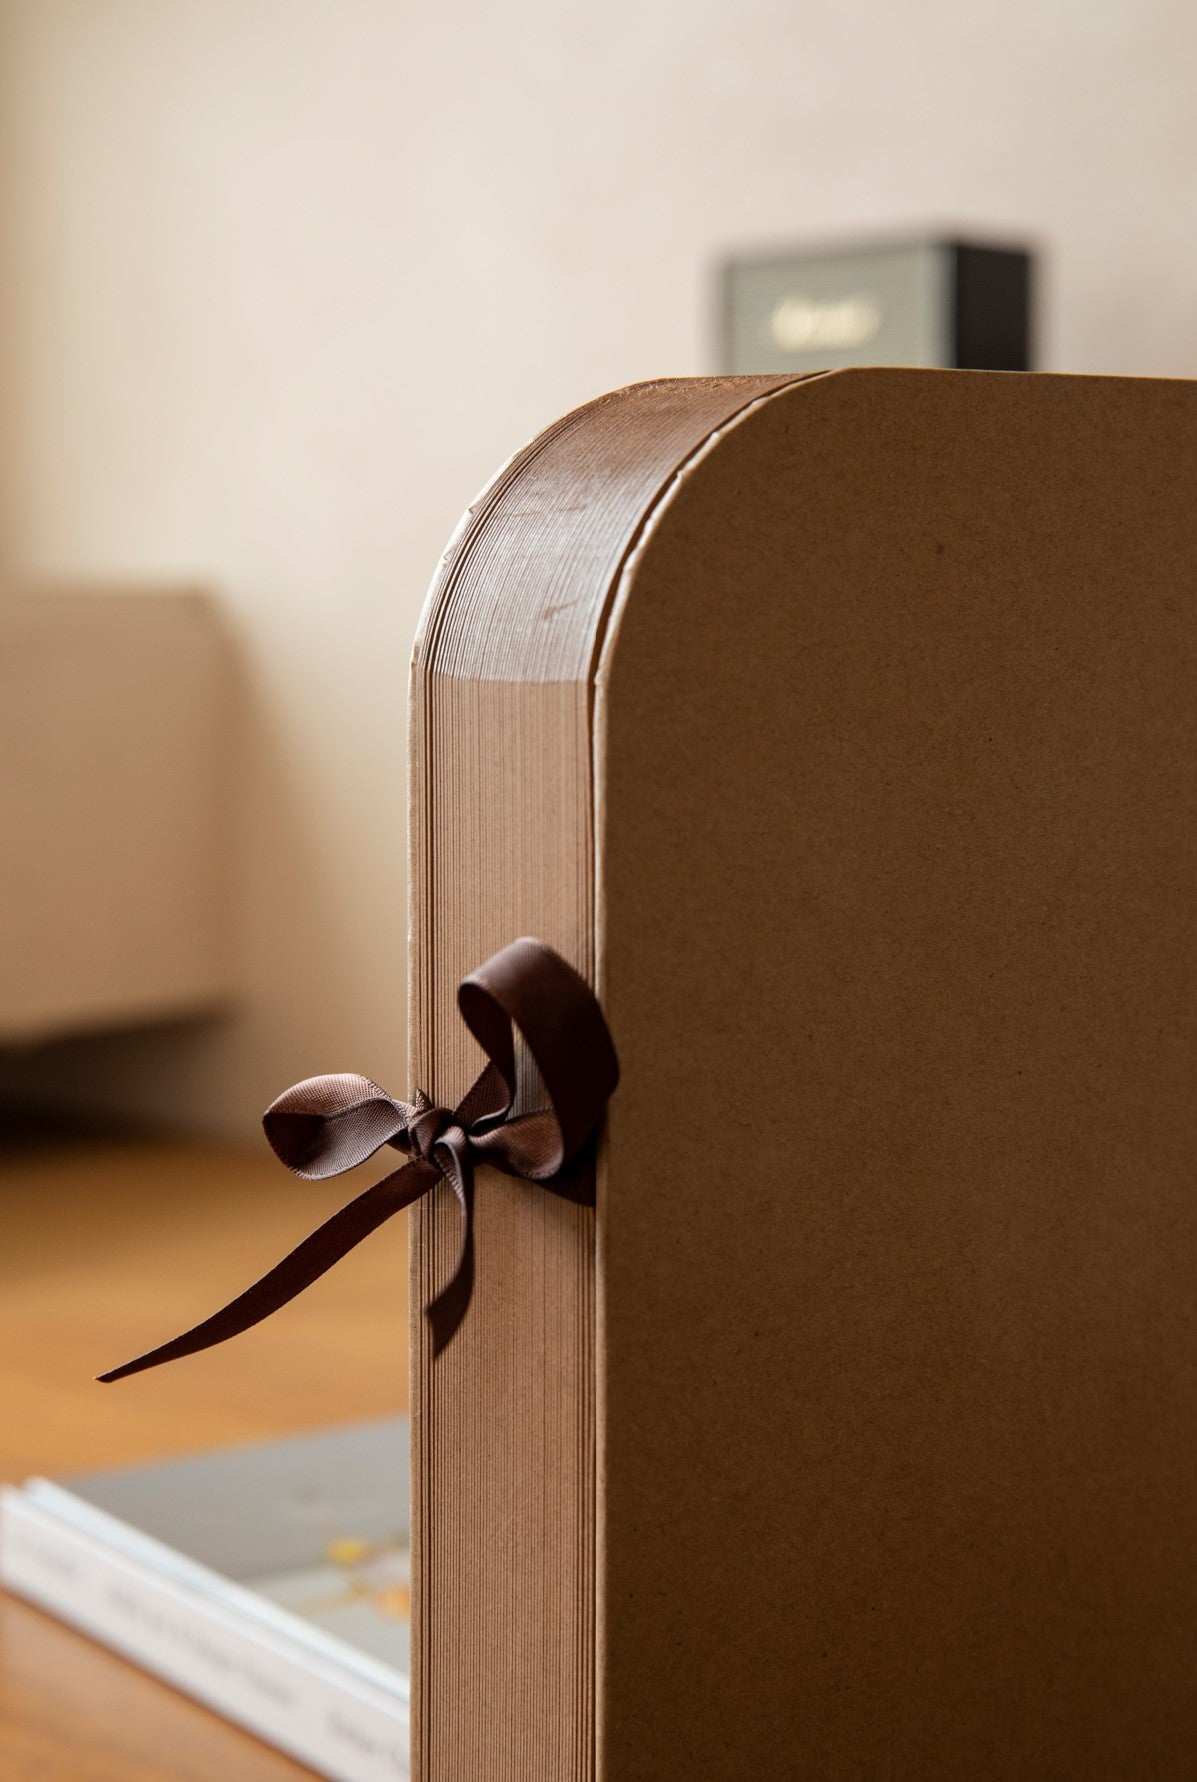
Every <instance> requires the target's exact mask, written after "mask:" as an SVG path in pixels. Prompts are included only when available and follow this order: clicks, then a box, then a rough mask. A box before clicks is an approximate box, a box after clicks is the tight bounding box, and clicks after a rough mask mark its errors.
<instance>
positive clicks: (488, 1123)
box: [99, 939, 619, 1382]
mask: <svg viewBox="0 0 1197 1782" xmlns="http://www.w3.org/2000/svg"><path fill="white" fill-rule="evenodd" d="M457 1004H458V1008H459V1009H460V1011H461V1015H462V1019H463V1020H464V1022H465V1024H466V1026H467V1027H468V1028H469V1030H470V1032H471V1033H472V1034H473V1036H474V1038H475V1039H476V1040H477V1042H478V1044H479V1045H480V1046H481V1047H482V1050H483V1051H484V1052H485V1054H486V1056H487V1058H488V1060H489V1062H488V1063H487V1065H486V1067H485V1068H484V1069H483V1071H482V1073H481V1075H480V1076H479V1077H477V1079H476V1080H475V1081H474V1082H473V1083H472V1084H471V1086H470V1088H469V1089H468V1090H467V1091H466V1093H465V1095H464V1096H463V1097H462V1099H461V1101H460V1102H458V1104H457V1106H456V1107H455V1108H453V1109H451V1110H450V1109H448V1108H442V1107H438V1106H437V1105H436V1104H435V1103H434V1102H433V1101H432V1100H431V1099H430V1098H429V1097H428V1096H427V1095H425V1094H424V1092H423V1090H418V1091H417V1092H416V1097H415V1100H414V1101H412V1102H404V1101H396V1100H394V1099H393V1098H392V1097H391V1096H389V1095H388V1094H387V1093H386V1091H385V1090H384V1089H380V1088H379V1086H378V1084H377V1083H374V1082H372V1081H371V1080H370V1078H369V1077H361V1076H356V1075H353V1074H352V1073H348V1072H346V1073H341V1074H338V1075H333V1076H324V1077H308V1078H307V1079H306V1080H305V1081H304V1082H302V1083H297V1084H295V1086H294V1087H293V1088H291V1089H287V1090H285V1091H284V1093H283V1094H282V1095H280V1096H279V1097H278V1099H277V1101H274V1102H272V1103H271V1105H270V1107H268V1108H267V1110H266V1113H265V1114H264V1116H263V1120H262V1124H263V1126H264V1128H265V1132H266V1137H267V1139H268V1140H269V1142H270V1145H271V1148H272V1149H273V1151H274V1153H275V1155H276V1156H277V1157H278V1158H279V1159H280V1160H281V1161H282V1162H283V1163H285V1164H286V1166H287V1168H288V1169H289V1170H291V1171H292V1173H293V1174H294V1175H297V1176H301V1177H303V1178H304V1179H305V1180H307V1181H322V1180H324V1179H326V1178H327V1177H329V1176H337V1175H342V1174H343V1173H344V1172H345V1171H346V1170H349V1169H353V1168H355V1167H356V1165H357V1164H359V1163H364V1162H365V1160H366V1159H367V1158H368V1157H372V1156H373V1155H374V1153H375V1152H376V1151H378V1150H381V1149H382V1147H383V1146H385V1145H389V1146H391V1147H393V1148H394V1149H395V1150H397V1151H401V1152H403V1153H404V1154H405V1155H406V1156H407V1157H408V1159H409V1161H408V1162H407V1163H405V1164H403V1165H401V1167H400V1168H399V1169H396V1170H393V1171H392V1172H391V1174H390V1175H387V1176H384V1177H383V1178H382V1180H381V1181H379V1182H375V1183H374V1185H373V1187H371V1188H367V1189H366V1190H365V1192H364V1193H363V1194H359V1195H358V1196H357V1198H356V1199H355V1200H351V1201H350V1202H349V1204H348V1205H347V1206H344V1207H342V1208H341V1210H340V1211H339V1212H337V1213H334V1214H333V1216H332V1218H331V1219H327V1220H326V1221H325V1222H324V1224H323V1225H321V1226H319V1227H318V1228H317V1229H316V1230H315V1231H314V1232H312V1233H311V1235H310V1236H309V1237H306V1238H305V1239H304V1240H303V1242H302V1243H301V1244H299V1245H298V1246H297V1247H296V1248H295V1249H294V1250H292V1251H291V1253H290V1255H288V1256H285V1257H284V1258H283V1260H282V1261H281V1262H280V1263H277V1264H276V1265H275V1267H274V1268H272V1269H271V1270H269V1272H268V1273H267V1274H265V1275H263V1276H262V1278H261V1280H259V1281H256V1282H255V1283H254V1285H253V1286H252V1287H248V1288H247V1289H246V1290H245V1292H244V1293H241V1294H239V1295H238V1296H237V1298H236V1299H234V1300H231V1301H230V1302H229V1304H228V1305H227V1306H224V1307H223V1308H222V1309H221V1310H220V1311H219V1312H215V1313H213V1315H212V1316H211V1317H210V1318H206V1319H204V1321H203V1322H202V1323H201V1324H197V1325H195V1326H194V1328H193V1329H191V1330H188V1331H184V1332H183V1334H182V1335H181V1336H177V1337H175V1338H174V1339H173V1340H172V1341H171V1342H168V1343H163V1344H162V1345H161V1347H160V1348H157V1349H151V1350H149V1351H148V1353H146V1354H145V1355H140V1356H138V1357H137V1359H136V1360H134V1361H127V1362H125V1364H124V1365H123V1366H122V1367H117V1368H113V1369H112V1370H111V1371H110V1372H109V1373H106V1374H101V1375H100V1376H99V1377H100V1379H101V1380H103V1381H105V1382H110V1381H113V1380H120V1379H124V1378H125V1377H126V1376H127V1375H129V1374H137V1373H141V1372H142V1371H143V1369H145V1368H149V1367H157V1366H158V1365H159V1364H160V1363H162V1362H165V1361H175V1360H178V1359H179V1358H180V1357H181V1356H184V1355H194V1354H196V1353H197V1352H198V1351H199V1350H201V1349H210V1348H212V1347H213V1345H214V1344H216V1343H223V1342H225V1341H226V1340H227V1339H228V1338H229V1337H233V1336H238V1335H239V1334H240V1333H241V1332H242V1331H243V1330H248V1329H249V1328H250V1327H251V1326H252V1325H254V1324H258V1323H260V1322H261V1320H262V1319H263V1318H267V1317H269V1315H270V1314H271V1312H274V1311H277V1310H278V1308H279V1307H280V1306H283V1305H285V1304H286V1303H287V1301H288V1300H290V1299H294V1298H295V1296H296V1294H297V1293H302V1291H303V1290H304V1288H305V1287H308V1286H310V1285H311V1283H312V1282H313V1281H315V1280H317V1279H318V1278H319V1277H320V1276H321V1275H322V1274H324V1273H325V1271H326V1270H327V1269H329V1268H331V1267H332V1266H333V1264H334V1263H335V1262H338V1261H339V1260H340V1259H341V1257H342V1256H344V1255H345V1254H346V1253H347V1252H348V1251H349V1250H351V1249H353V1248H354V1246H355V1245H356V1244H359V1243H360V1242H361V1240H362V1239H363V1238H364V1237H366V1236H367V1235H368V1234H369V1233H370V1232H371V1231H373V1230H375V1229H376V1228H377V1227H378V1226H379V1225H381V1224H383V1223H384V1222H385V1221H386V1220H387V1219H390V1218H391V1217H392V1216H393V1215H394V1214H395V1213H398V1212H400V1211H401V1210H402V1209H403V1208H404V1207H408V1206H411V1205H412V1203H413V1202H414V1201H417V1200H419V1199H420V1198H421V1196H423V1195H425V1194H427V1193H429V1192H430V1190H432V1189H433V1188H435V1187H436V1186H437V1184H438V1183H440V1182H442V1181H443V1182H445V1183H446V1184H447V1185H448V1186H449V1187H450V1188H451V1189H452V1191H453V1194H454V1196H455V1197H456V1200H457V1203H458V1207H459V1210H460V1231H461V1237H460V1245H459V1249H458V1255H457V1264H456V1267H455V1268H454V1271H453V1274H452V1275H451V1277H450V1279H449V1280H448V1281H447V1282H446V1284H445V1286H444V1287H442V1288H441V1289H440V1291H439V1292H438V1293H437V1295H436V1297H435V1298H434V1299H433V1300H432V1301H431V1303H430V1304H429V1305H428V1306H427V1308H426V1316H427V1318H428V1321H429V1324H430V1326H431V1330H432V1347H433V1354H434V1355H439V1354H440V1353H441V1351H442V1350H443V1349H444V1348H445V1346H446V1345H447V1344H448V1343H449V1342H450V1341H451V1340H452V1338H453V1336H454V1335H455V1334H456V1332H457V1330H458V1329H459V1328H460V1326H461V1321H462V1319H463V1318H464V1317H465V1315H466V1312H467V1310H468V1309H469V1303H470V1297H471V1294H472V1291H473V1281H474V1250H473V1242H474V1239H473V1207H474V1167H475V1165H476V1164H478V1163H487V1164H490V1165H491V1166H492V1167H493V1168H495V1169H499V1170H502V1171H503V1172H504V1173H505V1174H507V1175H510V1176H520V1177H523V1178H524V1179H525V1180H526V1181H529V1182H536V1183H539V1184H540V1185H541V1186H542V1187H545V1188H547V1189H548V1190H549V1191H550V1192H551V1193H553V1194H557V1195H560V1196H562V1197H564V1198H565V1199H568V1200H573V1201H577V1202H579V1203H580V1204H582V1205H593V1204H594V1172H593V1157H592V1156H590V1155H588V1152H589V1149H590V1146H589V1141H590V1140H591V1138H592V1137H593V1135H594V1133H595V1131H596V1129H597V1127H598V1125H599V1122H600V1121H601V1119H602V1117H603V1112H604V1109H605V1108H606V1105H607V1102H608V1100H609V1098H610V1096H611V1094H612V1093H613V1091H614V1089H615V1086H616V1084H617V1082H618V1080H619V1065H618V1062H617V1060H616V1056H615V1048H614V1046H613V1044H612V1042H611V1035H610V1033H609V1032H608V1030H607V1024H606V1022H605V1021H604V1019H603V1013H602V1010H601V1009H600V1008H599V1005H598V1002H597V1000H596V998H595V996H594V993H593V991H592V990H591V989H590V986H589V985H588V984H587V983H586V981H585V980H584V979H583V978H581V977H579V976H578V974H577V972H576V971H574V969H573V967H572V966H570V965H567V964H566V962H565V960H564V959H562V958H561V957H560V955H559V954H557V953H555V952H554V951H553V949H552V948H551V947H548V946H546V945H545V944H544V942H543V941H538V940H530V939H523V940H517V941H512V942H511V944H510V946H506V947H504V948H503V949H502V950H501V951H500V952H498V953H496V954H495V955H494V957H493V958H491V959H488V960H487V962H486V964H485V965H483V966H480V967H479V969H478V970H477V971H475V972H472V973H471V974H470V976H469V977H468V978H463V979H462V982H461V983H460V984H459V986H458V990H457ZM516 1028H518V1029H519V1031H520V1032H521V1033H522V1034H523V1036H524V1039H525V1041H526V1042H527V1046H528V1050H529V1052H530V1053H531V1056H532V1060H533V1062H534V1063H535V1065H536V1067H537V1069H538V1070H539V1072H540V1076H541V1079H542V1081H543V1083H544V1087H545V1090H546V1092H547V1096H548V1105H547V1107H541V1108H537V1109H535V1110H534V1111H533V1112H531V1113H527V1114H513V1112H512V1109H513V1107H514V1104H515V1093H516V1067H515V1029H516Z"/></svg>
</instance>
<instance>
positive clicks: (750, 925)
mask: <svg viewBox="0 0 1197 1782" xmlns="http://www.w3.org/2000/svg"><path fill="white" fill-rule="evenodd" d="M1195 472H1197V396H1195V392H1194V388H1193V387H1192V386H1189V385H1185V384H1181V383H1174V382H1166V381H1145V380H1144V381H1138V380H1123V379H1104V378H1103V379H1096V378H1094V379H1088V378H1069V377H1033V376H1020V375H994V374H984V373H965V372H960V373H954V372H915V371H887V370H879V371H851V372H844V373H837V374H834V375H830V376H823V377H815V378H812V379H809V380H806V381H787V380H785V379H767V378H743V379H741V378H727V379H713V380H707V379H700V380H693V381H689V380H678V381H667V382H661V383H657V384H648V385H642V386H639V387H636V388H633V389H630V390H625V391H621V392H618V393H617V394H615V395H612V396H609V397H605V398H603V399H601V400H600V401H598V402H595V403H592V404H590V405H589V406H587V407H585V408H583V409H581V410H579V411H578V412H576V413H574V414H571V415H569V416H567V417H566V418H565V419H564V420H562V421H560V422H559V423H557V425H556V426H555V427H552V428H550V429H549V430H548V431H547V432H546V433H545V434H543V435H542V436H541V437H540V438H538V439H537V440H535V441H534V442H533V443H532V444H531V445H530V446H528V447H527V448H526V449H525V450H524V451H522V452H521V453H519V454H518V455H517V456H516V457H515V458H513V459H512V460H511V462H510V463H509V464H508V465H507V466H506V467H505V468H504V469H503V470H502V471H501V472H500V473H499V475H498V476H497V478H496V479H495V481H494V482H493V483H492V484H491V486H490V487H489V488H488V489H487V490H486V491H485V493H484V494H483V495H482V496H481V497H480V499H479V500H478V502H477V503H476V504H475V506H474V507H473V508H472V510H471V511H470V513H469V514H468V515H467V517H466V519H465V521H464V522H463V523H462V526H461V527H460V528H459V530H458V533H457V534H456V536H455V538H454V540H453V541H452V543H451V545H450V548H449V551H448V553H447V555H446V557H445V560H444V563H443V565H442V567H441V571H440V573H439V575H438V578H437V580H436V583H435V585H434V588H433V590H432V593H431V595H430V598H429V601H428V604H427V607H426V610H425V614H424V618H423V622H422V626H421V630H420V635H419V639H418V643H417V649H416V656H415V664H414V671H413V682H412V707H411V709H412V732H411V734H412V755H411V760H412V769H411V836H412V852H411V861H412V887H413V903H412V912H411V947H412V972H411V982H412V1027H411V1042H412V1054H411V1071H410V1082H411V1086H412V1087H413V1088H414V1086H415V1085H419V1086H420V1087H421V1088H422V1089H423V1090H425V1091H426V1092H427V1093H428V1094H429V1095H430V1096H431V1097H432V1098H433V1100H434V1101H436V1102H438V1103H441V1104H443V1105H445V1106H447V1107H452V1106H453V1105H454V1103H455V1100H456V1098H457V1097H459V1096H460V1095H461V1093H462V1092H463V1091H464V1089H465V1088H466V1086H467V1085H468V1084H469V1083H470V1082H471V1081H472V1079H473V1077H474V1075H475V1074H476V1072H477V1069H478V1066H479V1056H478V1051H477V1048H476V1046H475V1045H474V1044H473V1042H472V1040H471V1038H470V1035H469V1033H468V1032H467V1030H466V1028H465V1027H464V1026H463V1024H462V1021H461V1019H460V1018H459V1015H458V1012H457V1007H456V994H457V985H458V981H459V979H461V978H462V977H463V976H464V975H466V974H467V973H469V972H470V971H471V970H472V969H473V968H474V967H475V966H476V965H477V964H479V962H481V961H482V960H484V959H486V958H487V957H488V956H489V955H490V954H492V953H493V952H494V951H495V950H496V949H498V948H500V947H503V946H504V945H505V944H506V943H507V942H509V941H510V940H511V939H512V938H513V937H515V936H517V935H525V934H529V935H535V936H538V937H540V938H541V939H542V940H543V941H545V942H547V943H548V944H549V945H551V946H552V947H554V948H556V949H557V950H558V951H559V952H560V953H561V954H563V955H564V957H565V958H566V959H568V960H569V961H570V962H571V963H572V964H573V965H574V966H575V967H576V968H577V969H578V970H579V971H580V972H581V973H582V974H583V976H585V977H586V978H587V979H588V980H589V981H590V982H592V983H593V984H594V985H595V987H596V989H597V991H598V995H599V997H600V1000H601V1002H602V1005H603V1008H604V1010H605V1013H606V1016H607V1020H608V1022H609V1024H610V1028H611V1032H612V1034H613V1037H614V1041H615V1045H616V1048H617V1050H618V1055H619V1064H620V1073H621V1080H620V1084H619V1087H618V1089H617V1090H616V1091H615V1093H614V1095H613V1096H612V1097H611V1101H610V1106H609V1109H608V1112H607V1118H606V1124H605V1128H604V1136H603V1139H602V1144H601V1150H600V1154H599V1159H598V1166H597V1181H596V1190H597V1211H596V1212H595V1211H592V1210H591V1209H590V1208H589V1207H586V1206H584V1205H577V1204H572V1203H571V1202H569V1201H568V1200H565V1199H562V1198H560V1197H556V1196H553V1195H551V1194H546V1193H544V1192H542V1191H541V1190H540V1189H539V1188H538V1187H536V1186H535V1185H532V1184H529V1183H528V1182H526V1181H520V1180H515V1179H512V1178H511V1177H509V1176H502V1175H498V1174H496V1173H494V1172H491V1171H488V1170H485V1169H484V1170H482V1171H480V1173H479V1176H478V1181H477V1192H476V1202H475V1227H474V1269H475V1275H474V1291H473V1299H472V1303H471V1306H470V1310H469V1314H468V1316H467V1317H466V1318H465V1319H464V1321H463V1323H462V1325H461V1328H460V1330H459V1331H458V1333H457V1335H456V1337H455V1338H454V1340H453V1342H452V1343H451V1344H450V1345H449V1346H448V1347H447V1348H446V1349H445V1350H444V1352H443V1353H442V1354H440V1355H439V1356H437V1357H436V1359H435V1361H434V1359H433V1356H432V1353H431V1344H430V1337H429V1327H428V1324H427V1321H426V1320H425V1319H424V1318H423V1316H422V1315H421V1312H420V1308H421V1307H422V1306H424V1305H426V1304H427V1303H428V1302H429V1300H430V1299H432V1298H433V1297H434V1295H435V1294H436V1292H437V1291H438V1288H439V1287H440V1285H441V1284H442V1283H443V1282H444V1281H445V1279H446V1278H447V1276H448V1275H449V1274H450V1273H451V1271H452V1269H453V1266H454V1261H455V1258H456V1255H457V1247H458V1243H459V1236H458V1213H457V1209H456V1207H455V1205H454V1201H453V1197H452V1196H451V1195H449V1194H447V1193H444V1192H443V1191H438V1193H437V1194H435V1195H431V1196H428V1197H427V1198H425V1199H424V1200H422V1201H421V1202H420V1203H419V1207H418V1209H417V1211H416V1212H415V1214H414V1247H413V1262H412V1267H413V1282H414V1290H413V1293H412V1303H413V1308H414V1315H413V1317H414V1321H413V1326H412V1339H413V1351H414V1374H413V1401H412V1409H413V1431H414V1434H413V1454H414V1506H413V1507H414V1532H413V1565H414V1616H415V1621H414V1627H413V1648H414V1649H413V1663H414V1676H413V1710H412V1713H413V1774H414V1775H416V1776H418V1777H420V1778H422V1779H424V1782H460V1778H461V1777H463V1776H474V1775H477V1776H485V1777H486V1778H487V1779H488V1782H564V1779H567V1778H568V1779H575V1782H590V1779H591V1778H600V1779H601V1782H633V1779H635V1782H639V1779H644V1782H667V1779H669V1778H677V1779H678V1782H683V1779H685V1782H691V1779H692V1778H696V1777H702V1778H704V1779H706V1782H744V1779H745V1778H747V1777H782V1776H785V1777H800V1776H802V1777H808V1776H809V1777H816V1776H817V1777H820V1778H829V1777H844V1778H857V1777H860V1776H863V1775H886V1776H895V1777H897V1776H901V1777H909V1778H912V1779H916V1778H917V1779H918V1782H930V1779H932V1778H943V1779H944V1782H947V1779H949V1778H950V1779H951V1782H958V1779H959V1778H960V1777H962V1776H969V1777H972V1778H979V1777H994V1778H996V1777H1003V1778H1010V1777H1014V1776H1020V1777H1021V1776H1064V1775H1077V1776H1080V1775H1084V1776H1086V1777H1087V1778H1092V1777H1111V1778H1113V1777H1127V1776H1145V1775H1153V1776H1168V1777H1181V1776H1187V1775H1188V1774H1189V1772H1190V1766H1191V1762H1192V1753H1193V1750H1194V1749H1195V1748H1197V1692H1195V1691H1194V1688H1193V1678H1194V1675H1195V1674H1197V1613H1195V1611H1197V1585H1195V1583H1194V1576H1193V1570H1192V1566H1191V1564H1190V1558H1191V1550H1192V1533H1193V1527H1194V1511H1195V1509H1197V1491H1195V1484H1197V1447H1195V1443H1194V1411H1195V1406H1194V1398H1193V1392H1192V1364H1193V1356H1194V1353H1195V1346H1194V1335H1195V1333H1194V1305H1195V1303H1197V1300H1195V1295H1194V1259H1195V1252H1197V1243H1195V1224H1197V1197H1195V1196H1194V1193H1193V1166H1194V1137H1195V1126H1197V1098H1195V1097H1194V1094H1193V1084H1194V1080H1195V1076H1194V1030H1193V1007H1194V963H1195V944H1194V942H1195V936H1194V926H1193V910H1194V907H1197V824H1195V823H1194V810H1195V809H1197V797H1195V794H1197V747H1195V738H1194V697H1193V690H1194V687H1195V686H1197V614H1195V612H1194V593H1195V583H1197V574H1195V572H1197V513H1195V504H1194V500H1193V490H1194V486H1195ZM525 1105H528V1106H534V1105H536V1089H535V1086H531V1085H530V1086H529V1087H528V1089H527V1091H526V1102H525Z"/></svg>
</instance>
